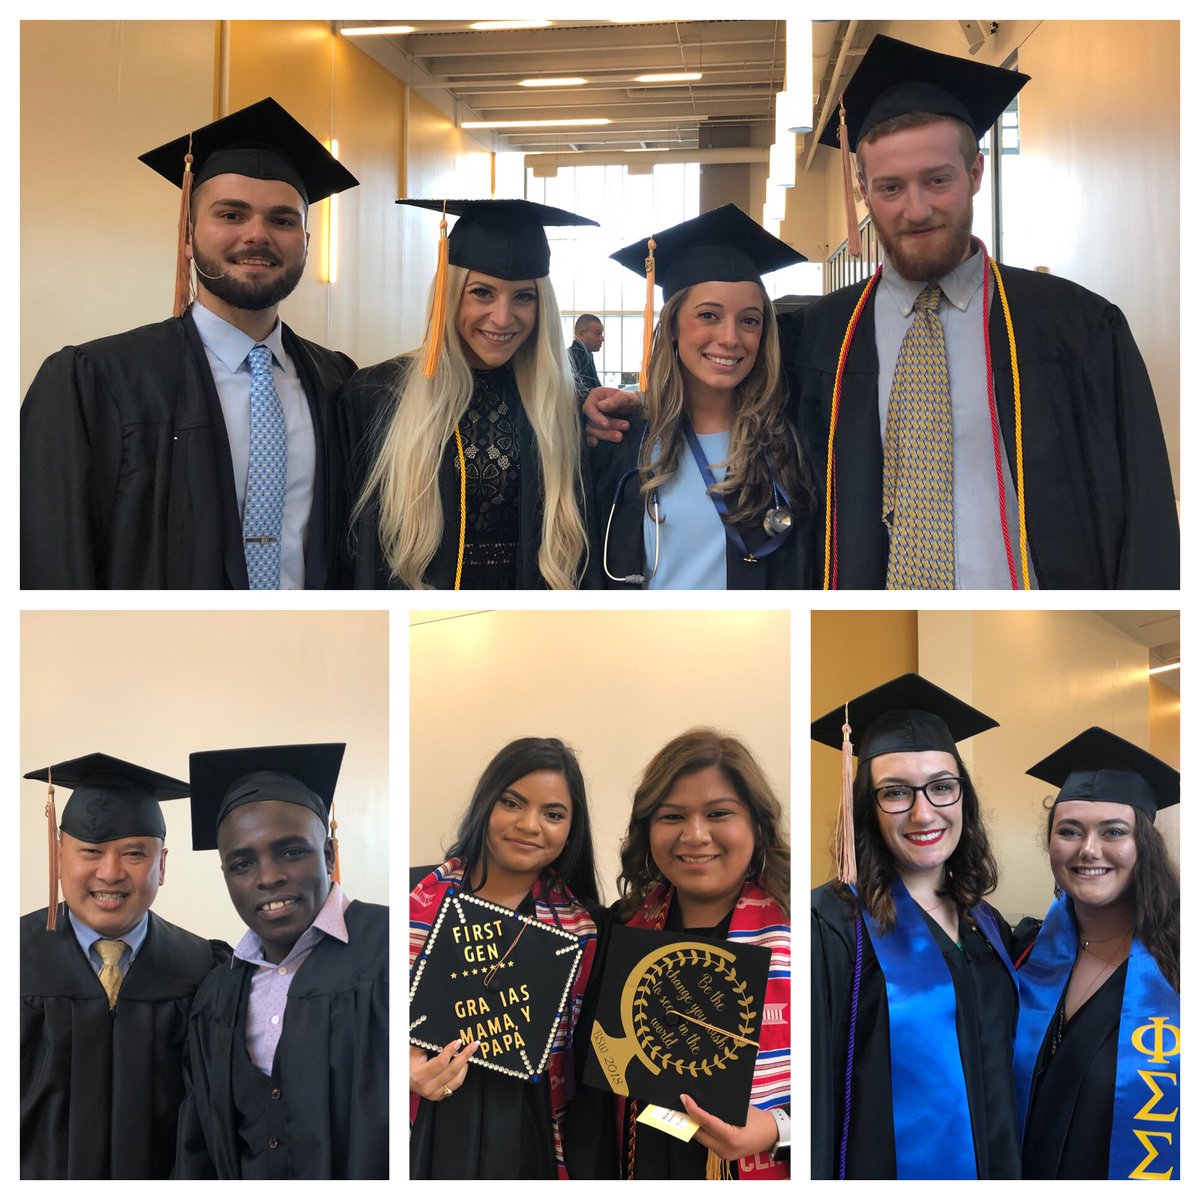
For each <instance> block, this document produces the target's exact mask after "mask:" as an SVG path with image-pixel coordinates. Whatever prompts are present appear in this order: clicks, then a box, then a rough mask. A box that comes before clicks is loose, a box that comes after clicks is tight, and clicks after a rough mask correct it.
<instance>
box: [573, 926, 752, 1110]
mask: <svg viewBox="0 0 1200 1200" xmlns="http://www.w3.org/2000/svg"><path fill="white" fill-rule="evenodd" d="M770 965H771V952H770V950H769V949H767V947H765V946H750V945H745V944H743V943H741V942H737V943H734V942H728V941H722V940H721V939H719V938H707V937H696V936H694V935H692V934H689V933H668V932H664V931H660V930H654V929H634V928H630V927H629V926H627V925H618V926H616V927H615V928H614V929H613V931H612V938H611V941H610V944H609V949H608V957H607V959H606V960H605V967H604V974H603V976H602V978H601V980H600V995H599V999H598V1001H597V1007H596V1020H595V1023H594V1024H593V1026H592V1028H591V1030H590V1033H589V1039H590V1045H591V1053H590V1054H588V1056H587V1058H586V1060H585V1062H584V1069H583V1078H584V1082H585V1083H590V1084H591V1085H592V1086H593V1087H598V1088H602V1089H607V1090H609V1091H611V1092H613V1093H615V1094H616V1095H620V1096H635V1097H636V1098H637V1099H639V1100H642V1101H645V1102H646V1103H649V1104H661V1105H665V1106H666V1107H668V1108H672V1109H676V1110H682V1109H683V1101H682V1100H681V1099H680V1096H681V1095H682V1093H684V1092H687V1094H688V1095H689V1096H691V1097H692V1099H693V1100H695V1101H696V1103H697V1104H699V1105H700V1107H701V1108H703V1109H705V1110H707V1111H708V1112H710V1113H713V1114H714V1115H715V1116H717V1117H720V1118H721V1120H723V1121H728V1122H731V1123H732V1124H735V1125H740V1124H744V1123H745V1120H746V1110H747V1109H748V1108H749V1106H750V1089H751V1086H752V1084H753V1082H754V1064H755V1061H756V1059H757V1058H758V1046H759V1036H760V1032H761V1029H762V1018H763V1011H764V1008H763V998H764V995H765V993H766V986H767V973H768V971H769V969H770Z"/></svg>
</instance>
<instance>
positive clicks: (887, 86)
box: [821, 34, 1029, 151]
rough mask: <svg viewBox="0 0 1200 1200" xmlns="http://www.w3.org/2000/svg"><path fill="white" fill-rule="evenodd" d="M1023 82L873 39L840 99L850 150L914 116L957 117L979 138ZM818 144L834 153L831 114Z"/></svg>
mask: <svg viewBox="0 0 1200 1200" xmlns="http://www.w3.org/2000/svg"><path fill="white" fill-rule="evenodd" d="M1028 82H1029V76H1028V75H1022V74H1021V73H1020V72H1019V71H1008V70H1005V69H1004V68H1003V67H993V66H989V65H988V64H987V63H980V62H975V61H973V60H972V59H969V58H959V57H958V56H957V55H955V54H938V53H937V52H936V51H933V50H926V49H925V48H924V47H922V46H913V45H911V44H910V43H908V42H901V41H897V40H896V39H895V38H890V37H887V36H885V35H884V34H879V35H878V36H877V37H876V38H875V40H874V41H872V43H871V44H870V46H868V47H867V52H866V54H864V55H863V57H862V61H861V62H860V63H859V65H858V70H857V71H855V72H854V77H853V78H852V79H851V80H850V82H849V83H848V84H847V85H846V89H845V92H844V93H843V97H844V103H845V108H846V132H847V134H848V135H849V140H850V149H851V150H852V151H853V150H856V149H857V148H858V139H859V138H860V137H861V136H862V135H863V134H864V133H868V132H869V131H870V130H871V129H873V128H874V127H875V126H876V125H878V124H880V123H881V122H883V121H887V120H890V119H891V118H892V117H899V116H904V115H906V114H908V113H915V112H931V113H937V114H939V115H941V116H946V117H957V118H958V119H959V120H960V121H964V122H965V123H966V124H967V125H969V126H970V127H971V128H972V129H973V130H974V131H975V134H976V136H977V137H982V136H983V135H984V133H985V132H986V131H987V130H988V129H989V128H990V127H991V126H992V125H994V124H995V122H996V120H997V118H998V117H999V116H1000V114H1001V113H1002V112H1003V111H1004V110H1005V109H1006V108H1007V107H1008V105H1009V103H1010V102H1011V100H1012V98H1013V97H1014V96H1015V95H1016V94H1017V93H1018V92H1019V91H1020V90H1021V89H1022V88H1023V87H1024V86H1025V84H1027V83H1028ZM821 142H822V143H823V144H824V145H826V146H832V147H834V149H836V148H837V146H838V114H837V113H835V114H834V115H833V116H832V117H831V118H830V120H829V123H828V124H827V125H826V126H825V131H824V132H823V133H822V134H821Z"/></svg>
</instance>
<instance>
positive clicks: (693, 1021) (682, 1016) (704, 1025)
mask: <svg viewBox="0 0 1200 1200" xmlns="http://www.w3.org/2000/svg"><path fill="white" fill-rule="evenodd" d="M665 1011H666V1014H667V1016H668V1017H678V1018H679V1020H681V1021H687V1022H688V1024H690V1025H699V1026H700V1028H701V1029H707V1030H708V1031H709V1032H710V1033H716V1034H720V1036H721V1037H727V1038H731V1039H732V1040H733V1041H735V1042H739V1043H740V1044H741V1045H743V1046H753V1047H754V1048H755V1050H757V1049H758V1043H757V1042H754V1041H751V1040H750V1038H748V1037H742V1036H741V1035H740V1034H737V1033H730V1032H729V1030H728V1029H721V1028H719V1027H718V1026H716V1025H710V1024H709V1023H708V1022H707V1021H701V1020H700V1018H699V1017H689V1016H688V1015H687V1013H681V1012H676V1011H675V1009H673V1008H668V1009H666V1010H665Z"/></svg>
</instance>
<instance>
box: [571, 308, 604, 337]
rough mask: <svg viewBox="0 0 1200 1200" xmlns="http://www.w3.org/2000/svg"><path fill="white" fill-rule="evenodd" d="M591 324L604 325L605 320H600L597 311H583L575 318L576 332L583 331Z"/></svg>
mask: <svg viewBox="0 0 1200 1200" xmlns="http://www.w3.org/2000/svg"><path fill="white" fill-rule="evenodd" d="M591 325H600V326H603V325H604V322H603V321H602V320H600V318H599V317H598V316H596V314H595V313H581V314H580V315H579V316H578V317H576V318H575V332H576V333H582V332H583V331H584V330H585V329H587V328H588V327H589V326H591Z"/></svg>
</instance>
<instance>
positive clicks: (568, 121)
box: [462, 117, 612, 129]
mask: <svg viewBox="0 0 1200 1200" xmlns="http://www.w3.org/2000/svg"><path fill="white" fill-rule="evenodd" d="M611 124H612V121H610V120H609V119H608V117H564V118H563V119H561V120H557V121H464V122H463V123H462V128H463V129H549V128H552V127H553V128H564V129H572V128H577V127H578V126H580V125H611Z"/></svg>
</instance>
